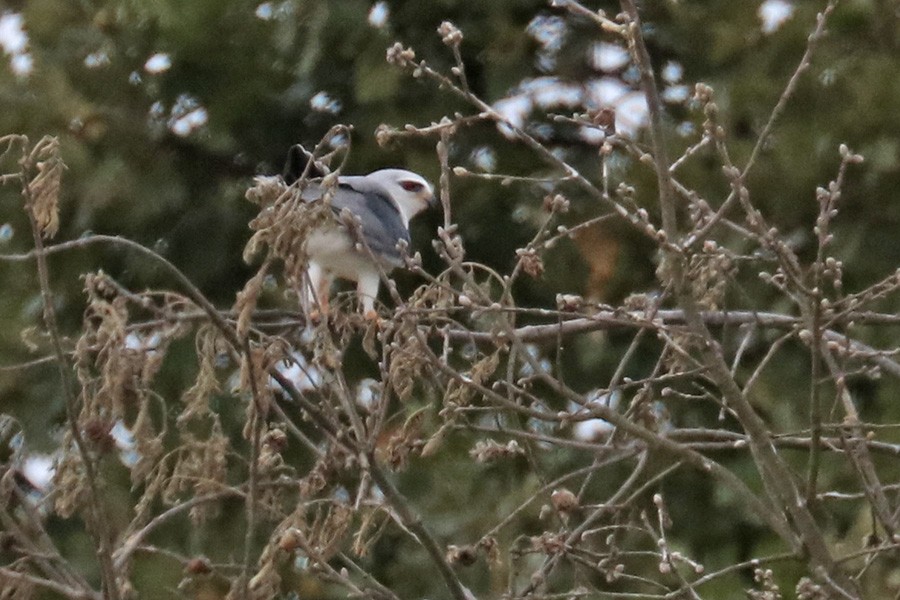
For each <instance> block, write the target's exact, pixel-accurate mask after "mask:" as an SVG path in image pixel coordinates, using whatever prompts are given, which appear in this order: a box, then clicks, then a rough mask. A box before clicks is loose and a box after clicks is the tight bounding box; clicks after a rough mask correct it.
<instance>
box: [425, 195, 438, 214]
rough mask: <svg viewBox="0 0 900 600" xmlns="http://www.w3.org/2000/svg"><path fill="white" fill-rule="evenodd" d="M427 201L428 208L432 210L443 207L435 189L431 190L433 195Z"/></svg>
mask: <svg viewBox="0 0 900 600" xmlns="http://www.w3.org/2000/svg"><path fill="white" fill-rule="evenodd" d="M425 202H426V203H427V204H428V208H429V209H430V210H434V209H436V208H440V207H441V199H440V198H439V197H438V195H437V194H435V193H434V192H433V191H432V192H431V195H430V196H428V198H426V199H425Z"/></svg>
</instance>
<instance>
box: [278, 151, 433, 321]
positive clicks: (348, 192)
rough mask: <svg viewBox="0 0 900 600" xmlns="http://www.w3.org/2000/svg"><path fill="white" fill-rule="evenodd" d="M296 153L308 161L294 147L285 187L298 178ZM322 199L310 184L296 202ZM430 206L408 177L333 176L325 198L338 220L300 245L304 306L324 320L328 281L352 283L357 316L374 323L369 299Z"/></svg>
mask: <svg viewBox="0 0 900 600" xmlns="http://www.w3.org/2000/svg"><path fill="white" fill-rule="evenodd" d="M298 149H299V150H298ZM301 151H302V152H303V153H304V154H306V155H308V153H306V151H305V150H303V149H302V147H300V146H294V147H292V149H291V153H290V154H289V157H288V165H287V167H286V170H285V174H284V176H283V178H284V180H285V183H287V184H288V185H291V184H293V183H294V182H295V181H296V180H297V179H298V178H299V174H300V173H302V170H301V169H299V166H300V165H301V164H302V161H301V160H300V152H301ZM308 158H310V160H311V157H308ZM310 167H311V168H310V169H307V170H308V171H313V172H315V171H316V166H315V164H313V165H310ZM325 193H326V186H324V185H323V183H322V181H321V180H311V181H309V182H308V183H307V185H306V186H305V187H304V188H303V190H302V191H301V194H300V196H301V198H302V199H303V200H304V201H306V202H317V201H320V200H321V199H322V197H323V196H324V195H325ZM436 205H437V200H436V198H435V194H434V189H433V188H432V186H431V184H430V183H429V182H428V180H426V179H425V178H424V177H422V176H421V175H419V174H418V173H413V172H412V171H407V170H405V169H396V168H391V169H379V170H377V171H373V172H371V173H369V174H368V175H339V176H338V177H337V185H336V187H335V188H334V192H333V196H332V197H331V210H332V211H333V212H334V214H335V216H336V217H338V219H336V220H334V221H332V222H329V223H325V224H323V225H321V226H319V227H317V228H316V229H314V230H313V231H312V232H311V233H310V234H309V235H308V237H307V238H306V241H305V250H306V256H307V265H306V273H307V278H308V288H307V293H306V297H307V301H308V302H315V304H316V306H317V308H318V312H319V313H320V314H322V315H326V316H327V314H328V311H329V306H328V301H329V291H330V289H331V284H332V283H333V281H334V280H335V279H346V280H349V281H353V282H356V293H357V297H358V298H359V303H360V308H361V310H362V313H363V315H364V316H365V318H366V319H368V320H376V321H377V320H378V314H377V312H376V311H375V299H376V298H377V296H378V290H379V287H380V284H381V274H382V273H385V274H389V273H390V272H392V271H393V270H394V269H396V268H397V267H400V266H402V265H403V255H402V254H401V251H400V249H399V246H398V244H400V243H405V244H406V245H409V243H410V241H411V240H410V234H409V222H410V220H412V218H413V217H415V216H416V215H418V214H420V213H422V212H423V211H425V210H426V209H428V208H433V207H435V206H436ZM345 211H346V212H345ZM347 213H349V215H350V216H352V217H353V218H355V219H356V223H357V224H358V232H359V234H360V236H359V237H361V240H357V237H356V236H354V235H353V233H351V231H350V230H349V228H348V227H347V226H346V225H344V224H342V223H341V220H342V218H343V217H344V216H347ZM357 241H359V242H361V244H358V243H357ZM361 245H364V247H361ZM314 316H315V314H314Z"/></svg>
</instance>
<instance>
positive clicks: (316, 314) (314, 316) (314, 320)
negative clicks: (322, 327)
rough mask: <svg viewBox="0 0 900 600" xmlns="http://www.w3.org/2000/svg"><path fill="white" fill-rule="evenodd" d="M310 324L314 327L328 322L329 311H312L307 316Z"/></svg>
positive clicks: (314, 309) (315, 309) (316, 309)
mask: <svg viewBox="0 0 900 600" xmlns="http://www.w3.org/2000/svg"><path fill="white" fill-rule="evenodd" d="M306 317H307V319H308V320H309V323H310V324H312V325H319V324H320V323H322V322H323V321H327V320H328V309H318V308H313V309H310V311H309V313H307V315H306Z"/></svg>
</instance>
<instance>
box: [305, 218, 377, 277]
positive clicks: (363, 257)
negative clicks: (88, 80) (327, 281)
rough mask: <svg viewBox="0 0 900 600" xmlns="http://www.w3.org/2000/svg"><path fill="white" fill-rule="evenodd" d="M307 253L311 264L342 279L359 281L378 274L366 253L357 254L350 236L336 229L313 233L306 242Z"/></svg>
mask: <svg viewBox="0 0 900 600" xmlns="http://www.w3.org/2000/svg"><path fill="white" fill-rule="evenodd" d="M306 253H307V255H308V256H309V259H310V261H311V262H315V263H317V264H318V265H319V267H321V268H322V269H324V270H325V271H327V272H328V273H329V274H331V275H334V276H336V277H340V278H342V279H349V280H351V281H359V279H360V277H361V276H364V275H367V274H372V273H377V272H378V267H377V266H376V265H375V263H373V262H372V261H371V260H370V259H369V256H368V254H367V253H366V251H365V250H363V251H362V252H357V251H356V249H355V248H354V243H353V240H352V239H350V236H349V234H347V233H346V232H345V231H343V230H341V229H338V228H336V227H335V228H327V229H320V230H316V231H315V232H313V233H312V234H311V235H310V236H309V237H308V238H307V240H306ZM388 270H390V269H388Z"/></svg>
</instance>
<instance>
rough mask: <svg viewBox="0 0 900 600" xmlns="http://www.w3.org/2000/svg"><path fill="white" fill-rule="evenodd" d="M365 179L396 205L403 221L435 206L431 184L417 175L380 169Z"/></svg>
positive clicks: (410, 172) (397, 170)
mask: <svg viewBox="0 0 900 600" xmlns="http://www.w3.org/2000/svg"><path fill="white" fill-rule="evenodd" d="M366 178H367V179H370V180H371V181H373V182H375V183H377V184H378V185H379V186H381V187H382V188H383V189H384V191H385V192H387V193H388V195H390V197H391V199H393V200H394V202H396V203H397V208H399V209H400V214H401V215H402V217H403V221H404V222H405V223H406V224H407V225H409V220H410V219H412V218H413V217H414V216H416V215H417V214H419V213H420V212H422V211H423V210H425V209H426V208H430V207H434V206H436V205H437V199H436V198H435V195H434V190H433V189H432V187H431V184H430V183H428V181H427V180H426V179H425V178H424V177H422V176H421V175H419V174H417V173H413V172H412V171H406V170H405V169H381V170H380V171H375V172H374V173H369V174H368V175H367V176H366Z"/></svg>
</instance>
